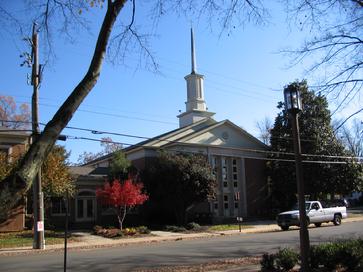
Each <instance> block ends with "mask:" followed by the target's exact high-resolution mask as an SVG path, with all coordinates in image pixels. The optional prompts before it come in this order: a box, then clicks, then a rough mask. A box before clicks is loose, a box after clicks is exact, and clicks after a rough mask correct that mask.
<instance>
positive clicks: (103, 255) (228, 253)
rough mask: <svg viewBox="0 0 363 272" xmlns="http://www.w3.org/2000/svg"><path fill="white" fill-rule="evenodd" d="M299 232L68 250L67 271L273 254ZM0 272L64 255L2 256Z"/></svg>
mask: <svg viewBox="0 0 363 272" xmlns="http://www.w3.org/2000/svg"><path fill="white" fill-rule="evenodd" d="M309 233H310V241H311V243H319V242H326V241H330V240H334V239H342V238H356V237H363V222H352V223H343V224H342V225H341V226H339V227H335V226H333V225H331V224H329V225H328V226H323V227H320V228H315V227H310V228H309ZM298 245H299V231H298V230H290V231H284V232H283V231H279V232H272V233H259V234H241V235H231V236H221V237H217V238H206V239H197V240H187V241H183V240H180V241H173V242H162V243H151V244H139V245H133V246H124V247H115V248H102V249H94V250H83V251H70V252H69V253H68V256H69V258H68V271H88V272H91V271H132V270H133V269H140V268H143V267H159V266H164V265H167V266H176V265H189V264H197V263H206V262H210V261H216V260H220V259H223V258H238V257H244V256H253V255H261V254H262V253H264V252H274V251H276V250H278V248H280V247H292V248H297V247H298ZM0 267H1V271H62V269H63V253H62V252H53V253H46V254H34V255H25V256H24V255H23V256H10V257H9V256H1V257H0Z"/></svg>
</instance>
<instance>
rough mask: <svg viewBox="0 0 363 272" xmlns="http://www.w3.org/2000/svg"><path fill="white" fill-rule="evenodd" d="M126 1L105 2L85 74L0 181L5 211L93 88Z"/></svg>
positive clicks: (21, 191) (27, 183) (22, 190)
mask: <svg viewBox="0 0 363 272" xmlns="http://www.w3.org/2000/svg"><path fill="white" fill-rule="evenodd" d="M125 2H126V0H114V1H112V0H108V6H107V11H106V14H105V17H104V20H103V23H102V26H101V29H100V32H99V35H98V39H97V43H96V47H95V50H94V53H93V57H92V61H91V63H90V66H89V69H88V71H87V73H86V75H85V76H84V78H83V79H82V80H81V81H80V83H79V84H78V85H77V86H76V88H75V89H74V90H73V92H72V93H71V94H70V95H69V97H68V98H67V100H66V101H65V102H64V103H63V105H62V106H61V107H60V108H59V110H58V111H57V112H56V114H55V115H54V116H53V119H52V120H51V121H50V122H49V123H48V124H47V125H46V126H45V128H44V131H43V132H42V133H41V134H40V136H39V137H38V138H37V140H36V141H35V142H34V143H33V144H32V145H31V146H30V148H29V150H28V152H27V153H26V154H25V156H24V158H23V160H22V161H21V163H20V165H19V167H18V169H17V170H16V172H13V173H12V175H10V176H9V177H8V178H6V179H5V180H3V181H2V182H0V192H1V193H0V198H3V197H5V198H6V196H7V195H9V194H10V195H11V198H6V202H7V206H6V209H9V208H10V207H14V206H15V205H16V204H17V202H18V201H19V200H20V199H21V197H22V196H23V195H24V194H25V193H26V192H27V191H28V190H29V188H30V187H31V185H32V182H33V180H34V178H35V176H36V174H37V173H38V171H39V169H40V168H41V165H42V164H43V161H44V159H45V158H46V157H47V155H48V154H49V152H50V150H51V148H52V147H53V145H54V143H55V142H56V140H57V138H58V136H59V134H60V133H61V131H62V130H63V129H64V128H65V127H66V126H67V124H68V122H69V121H70V120H71V118H72V116H73V114H74V113H75V112H76V110H77V109H78V107H79V106H80V104H81V103H82V101H83V100H84V99H85V97H86V96H87V95H88V94H89V92H90V91H91V90H92V89H93V87H94V86H95V84H96V82H97V80H98V78H99V76H100V72H101V67H102V63H103V60H104V56H105V53H106V48H107V44H108V41H109V38H110V34H111V31H112V28H113V25H114V23H115V21H116V18H117V16H118V15H119V13H120V11H121V9H122V8H123V6H124V4H125ZM1 208H2V207H0V209H1Z"/></svg>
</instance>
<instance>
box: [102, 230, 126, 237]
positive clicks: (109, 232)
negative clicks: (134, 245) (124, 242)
mask: <svg viewBox="0 0 363 272" xmlns="http://www.w3.org/2000/svg"><path fill="white" fill-rule="evenodd" d="M123 235H124V234H123V232H122V231H121V230H120V229H116V228H114V229H106V231H105V232H104V234H103V236H104V237H106V238H116V237H122V236H123Z"/></svg>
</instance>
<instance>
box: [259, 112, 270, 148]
mask: <svg viewBox="0 0 363 272" xmlns="http://www.w3.org/2000/svg"><path fill="white" fill-rule="evenodd" d="M256 127H257V128H258V130H259V132H260V134H259V136H258V138H259V139H260V140H261V141H262V142H263V143H264V144H266V145H269V144H270V138H271V129H272V128H273V124H272V121H271V119H270V118H268V117H267V116H265V119H263V120H261V121H257V122H256Z"/></svg>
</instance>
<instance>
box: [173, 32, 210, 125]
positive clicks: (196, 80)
mask: <svg viewBox="0 0 363 272" xmlns="http://www.w3.org/2000/svg"><path fill="white" fill-rule="evenodd" d="M190 35H191V62H192V72H191V73H190V74H189V75H187V76H186V77H184V78H185V80H186V82H187V102H185V105H186V110H185V112H183V113H182V114H180V115H178V116H177V117H178V118H179V127H185V126H188V125H191V124H193V123H195V122H198V121H200V120H202V119H205V118H208V117H212V116H213V115H214V113H213V112H209V111H207V105H206V103H205V100H204V86H203V80H204V76H203V75H200V74H198V73H197V63H196V57H195V46H194V33H193V29H191V30H190Z"/></svg>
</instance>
